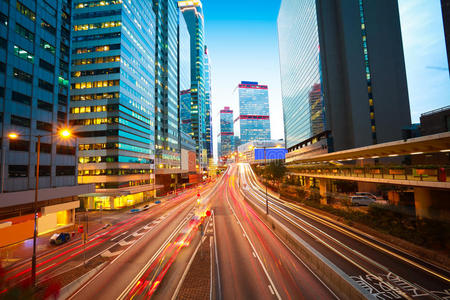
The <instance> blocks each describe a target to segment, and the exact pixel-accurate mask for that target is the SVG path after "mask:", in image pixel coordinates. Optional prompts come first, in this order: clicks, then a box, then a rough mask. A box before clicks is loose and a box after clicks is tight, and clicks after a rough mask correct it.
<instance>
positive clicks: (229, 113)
mask: <svg viewBox="0 0 450 300" xmlns="http://www.w3.org/2000/svg"><path fill="white" fill-rule="evenodd" d="M219 139H220V141H219V144H220V149H219V152H220V157H222V156H225V155H228V154H230V153H231V152H233V151H234V128H233V110H232V109H230V107H228V106H225V107H224V108H223V109H221V110H220V134H219ZM219 144H218V145H219Z"/></svg>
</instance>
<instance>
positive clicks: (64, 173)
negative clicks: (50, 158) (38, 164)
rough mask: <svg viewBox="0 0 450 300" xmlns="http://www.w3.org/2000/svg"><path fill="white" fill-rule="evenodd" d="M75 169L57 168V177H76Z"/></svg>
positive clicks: (70, 167)
mask: <svg viewBox="0 0 450 300" xmlns="http://www.w3.org/2000/svg"><path fill="white" fill-rule="evenodd" d="M74 175H75V167H72V166H56V176H74Z"/></svg>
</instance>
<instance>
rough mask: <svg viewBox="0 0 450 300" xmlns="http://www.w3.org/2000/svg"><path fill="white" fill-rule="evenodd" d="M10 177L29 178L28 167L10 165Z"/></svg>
mask: <svg viewBox="0 0 450 300" xmlns="http://www.w3.org/2000/svg"><path fill="white" fill-rule="evenodd" d="M8 175H9V177H28V166H24V165H9V166H8Z"/></svg>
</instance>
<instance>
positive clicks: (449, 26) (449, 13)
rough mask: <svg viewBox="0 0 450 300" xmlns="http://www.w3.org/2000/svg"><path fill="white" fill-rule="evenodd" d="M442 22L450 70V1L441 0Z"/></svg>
mask: <svg viewBox="0 0 450 300" xmlns="http://www.w3.org/2000/svg"><path fill="white" fill-rule="evenodd" d="M441 8H442V21H443V23H444V33H445V44H446V46H447V61H448V66H449V69H450V0H441Z"/></svg>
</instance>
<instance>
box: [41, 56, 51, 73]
mask: <svg viewBox="0 0 450 300" xmlns="http://www.w3.org/2000/svg"><path fill="white" fill-rule="evenodd" d="M39 67H41V68H42V69H44V70H47V71H49V72H50V73H54V72H55V66H54V65H52V64H51V63H48V62H46V61H45V60H43V59H39Z"/></svg>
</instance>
